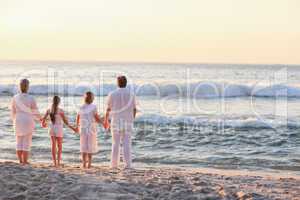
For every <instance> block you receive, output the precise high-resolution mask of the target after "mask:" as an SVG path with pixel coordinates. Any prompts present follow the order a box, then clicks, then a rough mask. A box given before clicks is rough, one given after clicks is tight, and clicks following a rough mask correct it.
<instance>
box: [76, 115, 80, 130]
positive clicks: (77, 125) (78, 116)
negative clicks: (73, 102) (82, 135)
mask: <svg viewBox="0 0 300 200" xmlns="http://www.w3.org/2000/svg"><path fill="white" fill-rule="evenodd" d="M79 123H80V115H79V114H77V116H76V128H78V127H79Z"/></svg>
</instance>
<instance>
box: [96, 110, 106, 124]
mask: <svg viewBox="0 0 300 200" xmlns="http://www.w3.org/2000/svg"><path fill="white" fill-rule="evenodd" d="M94 116H95V120H96V122H97V123H101V124H104V121H103V119H102V118H101V117H100V116H99V114H98V113H97V112H96V113H95V115H94Z"/></svg>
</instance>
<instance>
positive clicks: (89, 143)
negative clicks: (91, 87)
mask: <svg viewBox="0 0 300 200" xmlns="http://www.w3.org/2000/svg"><path fill="white" fill-rule="evenodd" d="M93 101H94V94H93V93H92V92H86V93H85V95H84V102H85V103H84V104H83V105H82V106H81V107H80V110H79V112H78V114H77V119H76V124H77V127H78V129H77V130H79V134H80V152H81V156H82V167H83V168H91V166H92V154H94V153H96V152H97V148H98V142H97V123H102V124H103V121H104V120H103V119H101V118H100V116H99V114H98V111H97V106H96V105H95V104H93Z"/></svg>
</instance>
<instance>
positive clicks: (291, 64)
mask: <svg viewBox="0 0 300 200" xmlns="http://www.w3.org/2000/svg"><path fill="white" fill-rule="evenodd" d="M1 62H36V63H38V62H41V63H45V62H65V63H107V64H121V63H123V64H162V65H172V64H173V65H181V64H185V65H197V64H198V65H203V64H207V65H268V66H272V65H278V66H280V65H288V66H300V63H289V64H283V63H254V62H248V63H246V62H245V63H240V62H209V61H208V62H200V61H199V62H189V61H186V62H171V61H170V62H169V61H109V60H67V59H66V60H60V59H0V63H1Z"/></svg>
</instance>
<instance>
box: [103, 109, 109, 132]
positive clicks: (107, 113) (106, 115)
mask: <svg viewBox="0 0 300 200" xmlns="http://www.w3.org/2000/svg"><path fill="white" fill-rule="evenodd" d="M110 111H111V109H110V108H107V109H106V113H105V118H104V124H103V126H104V128H105V129H108V128H109V121H108V119H109V114H110Z"/></svg>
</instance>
